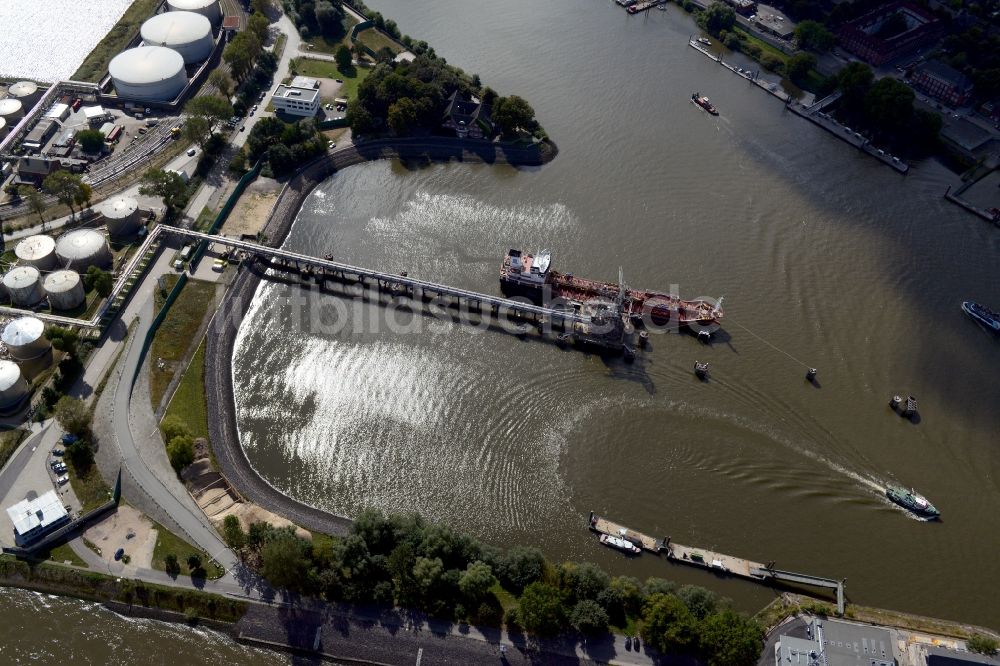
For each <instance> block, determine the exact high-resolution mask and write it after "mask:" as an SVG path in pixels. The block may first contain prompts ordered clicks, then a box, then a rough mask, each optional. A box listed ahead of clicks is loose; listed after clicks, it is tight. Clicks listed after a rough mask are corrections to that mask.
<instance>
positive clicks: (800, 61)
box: [785, 53, 816, 83]
mask: <svg viewBox="0 0 1000 666" xmlns="http://www.w3.org/2000/svg"><path fill="white" fill-rule="evenodd" d="M815 66H816V56H814V55H813V54H811V53H796V54H795V55H793V56H792V57H791V58H789V59H788V62H787V63H785V76H787V77H788V78H789V79H791V80H792V81H793V82H795V83H801V82H802V81H805V80H806V78H807V77H808V76H809V72H810V71H811V70H812V68H813V67H815Z"/></svg>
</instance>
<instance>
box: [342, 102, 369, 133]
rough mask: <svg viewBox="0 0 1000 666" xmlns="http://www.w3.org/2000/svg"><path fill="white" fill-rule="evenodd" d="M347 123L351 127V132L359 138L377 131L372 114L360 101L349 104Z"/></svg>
mask: <svg viewBox="0 0 1000 666" xmlns="http://www.w3.org/2000/svg"><path fill="white" fill-rule="evenodd" d="M346 117H347V122H348V124H350V126H351V132H352V133H353V134H354V135H355V136H357V135H359V134H367V133H369V132H371V131H372V130H374V129H375V120H374V118H372V114H371V113H369V112H368V109H366V108H365V105H364V103H363V102H362V101H361V100H359V99H352V100H350V101H349V102H348V103H347V116H346Z"/></svg>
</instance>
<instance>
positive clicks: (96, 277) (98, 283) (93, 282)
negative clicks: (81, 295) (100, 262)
mask: <svg viewBox="0 0 1000 666" xmlns="http://www.w3.org/2000/svg"><path fill="white" fill-rule="evenodd" d="M83 284H84V286H85V287H86V288H87V290H88V291H89V290H90V289H93V290H94V291H96V292H97V295H98V296H100V297H101V298H107V297H108V296H109V295H110V294H111V289H112V287H113V286H114V284H113V282H112V280H111V273H108V272H107V271H104V270H101V269H100V268H99V267H97V266H89V267H88V268H87V273H86V274H85V275H84V276H83Z"/></svg>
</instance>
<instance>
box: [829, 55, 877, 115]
mask: <svg viewBox="0 0 1000 666" xmlns="http://www.w3.org/2000/svg"><path fill="white" fill-rule="evenodd" d="M874 79H875V75H874V74H872V68H871V67H869V66H868V65H866V64H865V63H863V62H851V63H848V64H847V65H846V66H845V67H844V68H843V69H841V70H840V71H839V72H837V89H838V90H840V94H841V98H842V100H843V105H844V107H845V109H846V110H847V112H848V114H857V113H860V112H861V111H862V109H863V106H864V101H865V95H867V94H868V89H869V88H871V85H872V81H873V80H874Z"/></svg>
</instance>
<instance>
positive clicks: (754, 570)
mask: <svg viewBox="0 0 1000 666" xmlns="http://www.w3.org/2000/svg"><path fill="white" fill-rule="evenodd" d="M590 529H591V531H593V532H597V533H598V534H609V535H611V536H615V537H621V538H624V539H626V540H628V541H631V542H632V543H634V544H635V545H636V546H639V547H640V548H642V549H643V550H647V551H649V552H651V553H654V554H656V555H660V554H663V555H665V556H666V557H667V559H669V560H671V561H672V562H677V563H678V564H688V565H691V566H694V567H700V568H702V569H708V570H709V571H712V572H714V573H716V574H718V575H720V576H736V577H738V578H743V579H746V580H752V581H757V582H759V583H769V582H773V581H781V582H784V583H794V584H797V585H809V586H812V587H822V588H826V589H830V590H833V591H834V592H835V593H836V595H837V613H838V614H840V615H843V614H844V607H845V606H846V604H847V600H846V597H845V596H844V583H845V581H844V580H836V579H833V578H821V577H819V576H810V575H809V574H801V573H796V572H794V571H783V570H781V569H775V568H774V562H768V563H767V564H762V563H760V562H754V561H753V560H747V559H744V558H742V557H735V556H733V555H726V554H724V553H717V552H715V551H713V550H709V549H707V548H697V547H693V546H683V545H681V544H679V543H674V542H673V540H672V539H671V538H670V537H669V536H667V537H663V538H662V539H657V538H656V537H652V536H649V535H648V534H644V533H642V532H638V531H636V530H633V529H631V528H628V527H625V526H624V525H620V524H618V523H616V522H614V521H611V520H608V519H607V518H604V517H602V516H598V515H597V514H596V513H594V512H593V511H591V512H590Z"/></svg>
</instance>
